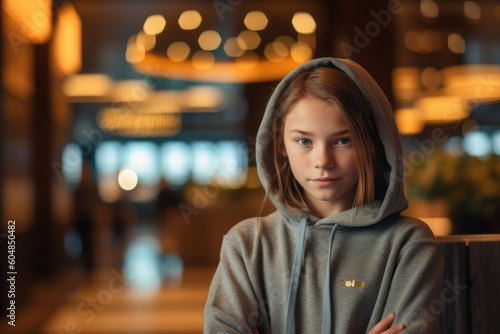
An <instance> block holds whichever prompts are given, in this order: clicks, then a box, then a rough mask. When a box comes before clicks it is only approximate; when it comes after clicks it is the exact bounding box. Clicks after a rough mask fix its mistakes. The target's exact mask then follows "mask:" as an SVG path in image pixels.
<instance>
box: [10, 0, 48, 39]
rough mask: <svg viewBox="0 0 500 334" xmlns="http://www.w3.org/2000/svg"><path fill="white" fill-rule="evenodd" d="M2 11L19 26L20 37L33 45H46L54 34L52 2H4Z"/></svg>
mask: <svg viewBox="0 0 500 334" xmlns="http://www.w3.org/2000/svg"><path fill="white" fill-rule="evenodd" d="M2 9H3V10H4V11H5V12H6V13H7V15H9V16H10V17H11V18H12V20H14V21H15V22H16V23H17V24H18V28H19V29H18V31H17V33H19V35H20V36H21V37H22V38H25V39H28V40H29V41H30V42H31V43H35V44H43V43H46V42H47V41H48V40H49V38H50V35H51V34H52V15H53V14H52V1H51V0H22V1H19V0H4V1H3V2H2Z"/></svg>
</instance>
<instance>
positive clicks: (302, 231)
mask: <svg viewBox="0 0 500 334" xmlns="http://www.w3.org/2000/svg"><path fill="white" fill-rule="evenodd" d="M306 226H307V217H306V216H303V217H302V218H301V219H300V226H299V234H298V236H297V246H296V247H295V257H294V259H293V267H292V277H291V278H290V290H289V291H288V310H287V312H286V324H285V334H292V332H293V328H292V325H293V317H294V313H295V303H296V300H297V290H298V288H299V279H300V269H301V267H302V259H303V257H304V248H305V247H304V244H305V240H306Z"/></svg>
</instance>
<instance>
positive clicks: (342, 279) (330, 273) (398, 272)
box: [204, 58, 443, 334]
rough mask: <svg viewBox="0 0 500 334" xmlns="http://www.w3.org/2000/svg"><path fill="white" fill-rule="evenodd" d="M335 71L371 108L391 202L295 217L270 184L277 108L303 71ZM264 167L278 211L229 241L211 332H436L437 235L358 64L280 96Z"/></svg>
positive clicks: (268, 117) (215, 288) (263, 149)
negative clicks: (415, 208)
mask: <svg viewBox="0 0 500 334" xmlns="http://www.w3.org/2000/svg"><path fill="white" fill-rule="evenodd" d="M318 66H335V67H337V68H338V69H340V70H342V71H344V72H345V73H346V74H347V75H348V76H349V77H350V78H351V79H352V80H353V81H354V82H355V83H356V85H357V86H358V87H359V89H360V90H361V92H363V94H364V95H365V96H366V98H367V99H368V101H369V102H370V103H371V105H372V109H373V110H374V113H375V117H374V118H375V122H376V127H377V130H378V132H379V136H380V139H381V141H382V144H383V146H384V149H385V154H386V159H387V162H388V164H389V165H390V171H387V173H386V177H387V180H388V187H387V191H386V195H385V197H384V198H383V199H382V200H380V201H377V202H376V203H375V205H373V206H364V207H361V208H358V211H357V215H356V216H355V217H356V218H355V219H353V212H352V210H353V209H350V210H346V211H343V212H341V213H339V214H336V215H333V216H329V217H325V218H321V219H320V218H318V217H315V216H314V215H303V214H300V213H298V212H296V211H294V210H290V209H288V208H287V207H286V205H285V204H284V203H282V202H281V200H280V197H279V195H278V190H277V189H272V188H271V187H270V186H269V183H268V182H267V181H268V180H269V179H270V178H271V177H272V176H273V175H274V174H275V168H274V165H273V151H272V150H273V145H272V138H273V136H272V131H273V130H272V120H273V113H274V110H275V103H276V101H277V99H278V98H279V97H280V96H281V95H282V94H283V92H284V91H285V90H286V88H287V86H288V85H289V83H290V82H291V80H293V79H294V77H295V76H296V75H297V74H298V72H299V71H302V70H304V69H308V68H315V67H318ZM256 151H257V168H258V171H259V176H260V178H261V182H262V184H263V186H264V188H265V190H266V193H267V195H268V197H269V198H270V200H271V201H272V202H273V204H274V205H275V207H276V209H277V210H276V211H275V212H274V213H272V214H270V215H269V216H266V217H256V218H250V219H247V220H244V221H242V222H240V223H238V224H237V225H235V226H234V227H233V228H232V229H231V230H230V231H229V232H228V233H227V235H226V236H225V237H224V240H223V243H222V249H221V256H220V262H219V266H218V268H217V271H216V273H215V276H214V278H213V281H212V285H211V287H210V293H209V296H208V300H207V303H206V306H205V330H204V332H205V333H251V332H252V330H253V329H254V328H257V329H258V330H259V332H260V333H261V334H264V333H273V334H278V333H287V334H288V333H290V334H291V333H292V332H294V333H296V334H299V333H307V334H309V333H311V334H316V333H366V332H368V331H369V330H370V329H371V328H372V327H373V326H374V325H375V324H377V323H378V322H379V321H380V320H381V319H382V318H383V317H384V316H386V315H388V314H389V313H390V312H395V314H396V319H395V321H394V324H398V323H402V324H404V325H405V326H406V329H405V331H404V333H437V332H438V321H439V314H437V313H438V312H436V303H438V304H439V303H440V299H439V298H440V291H441V289H440V288H441V279H442V270H443V256H442V253H441V250H440V247H439V245H438V244H437V243H436V241H435V240H434V236H433V234H432V232H431V231H430V229H429V228H428V227H427V225H425V224H424V223H423V222H421V221H419V220H418V219H415V218H409V217H404V216H401V215H400V212H401V211H402V210H404V209H406V208H407V201H406V198H405V195H404V189H403V183H402V181H403V178H402V175H403V172H402V150H401V141H400V137H399V133H398V130H397V127H396V124H395V121H394V116H393V112H392V109H391V106H390V104H389V102H388V101H387V98H386V97H385V95H384V94H383V92H382V91H381V89H380V87H379V86H378V85H377V84H376V82H375V81H374V80H373V79H372V77H371V76H370V75H369V74H368V73H367V72H366V71H365V70H364V69H363V68H361V67H360V66H359V65H358V64H356V63H354V62H352V61H349V60H343V59H332V58H321V59H315V60H312V61H309V62H307V63H304V64H302V65H300V66H299V67H298V68H297V69H296V70H294V71H292V72H291V73H289V74H288V75H287V76H286V77H285V78H284V79H283V80H282V81H281V82H280V83H279V85H278V86H277V87H276V89H275V91H274V93H273V95H272V97H271V99H270V101H269V103H268V106H267V108H266V111H265V114H264V117H263V120H262V123H261V126H260V128H259V131H258V135H257V147H256Z"/></svg>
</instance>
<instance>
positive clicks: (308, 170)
mask: <svg viewBox="0 0 500 334" xmlns="http://www.w3.org/2000/svg"><path fill="white" fill-rule="evenodd" d="M283 142H284V147H283V148H282V152H281V153H282V154H283V155H285V156H286V157H287V158H288V161H289V164H290V167H291V169H292V173H293V175H294V177H295V179H296V180H297V181H298V182H299V184H300V185H301V186H302V188H303V189H304V196H305V199H306V201H307V203H308V204H309V206H310V207H311V209H312V210H313V212H314V213H315V214H317V215H318V216H319V217H326V216H329V215H333V214H336V213H339V212H341V211H344V210H347V209H349V208H351V207H352V204H353V201H354V195H355V193H356V186H357V183H358V174H357V170H356V163H355V151H354V145H353V143H352V140H351V134H350V133H349V128H348V126H347V123H346V122H345V120H344V118H343V117H342V115H341V113H340V111H339V107H338V106H337V104H335V103H334V104H326V103H325V102H323V101H321V100H318V99H315V98H309V97H308V98H304V99H302V100H300V101H299V102H298V103H296V104H295V106H294V107H293V108H292V109H291V110H290V112H289V113H288V115H287V116H286V119H285V124H284V131H283Z"/></svg>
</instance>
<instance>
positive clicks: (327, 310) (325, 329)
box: [321, 224, 339, 334]
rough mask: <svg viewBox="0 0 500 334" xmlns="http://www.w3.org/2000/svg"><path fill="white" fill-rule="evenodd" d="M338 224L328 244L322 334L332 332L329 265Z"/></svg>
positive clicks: (333, 228) (333, 229) (334, 226)
mask: <svg viewBox="0 0 500 334" xmlns="http://www.w3.org/2000/svg"><path fill="white" fill-rule="evenodd" d="M338 227H339V224H335V225H333V227H332V231H331V232H330V241H329V243H328V262H327V267H326V275H325V287H324V288H323V320H322V325H321V333H322V334H330V333H331V332H332V303H331V300H330V272H331V268H330V264H331V263H332V248H333V238H334V237H335V233H336V232H337V228H338Z"/></svg>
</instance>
